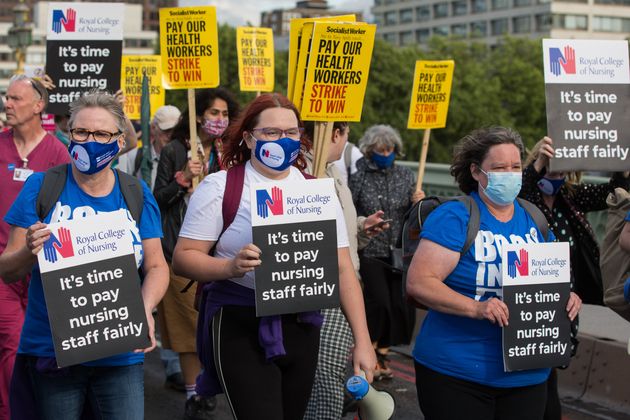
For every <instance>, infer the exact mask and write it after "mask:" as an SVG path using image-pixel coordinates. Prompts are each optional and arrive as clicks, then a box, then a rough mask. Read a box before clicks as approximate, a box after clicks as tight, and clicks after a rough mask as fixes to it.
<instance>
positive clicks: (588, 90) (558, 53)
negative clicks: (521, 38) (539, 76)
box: [543, 39, 630, 171]
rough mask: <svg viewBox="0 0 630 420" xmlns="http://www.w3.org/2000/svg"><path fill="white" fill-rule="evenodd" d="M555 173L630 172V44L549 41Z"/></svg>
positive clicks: (549, 107) (547, 90)
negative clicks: (629, 49)
mask: <svg viewBox="0 0 630 420" xmlns="http://www.w3.org/2000/svg"><path fill="white" fill-rule="evenodd" d="M543 58H544V65H545V71H544V73H545V96H546V101H547V133H548V135H549V137H551V139H552V140H553V147H554V149H555V156H554V159H551V170H552V171H574V170H576V171H577V170H593V171H627V170H628V168H630V156H629V151H630V134H628V131H627V127H628V125H629V124H630V83H629V82H630V69H629V66H630V64H629V61H628V43H627V41H625V40H624V41H599V40H598V41H595V40H577V39H544V40H543Z"/></svg>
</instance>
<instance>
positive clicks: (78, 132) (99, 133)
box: [70, 128, 122, 143]
mask: <svg viewBox="0 0 630 420" xmlns="http://www.w3.org/2000/svg"><path fill="white" fill-rule="evenodd" d="M121 134H122V132H121V131H117V132H115V133H110V132H109V131H105V130H96V131H90V130H86V129H85V128H73V129H72V130H70V136H71V137H72V140H74V141H78V142H80V143H81V142H84V141H87V139H88V138H89V137H90V135H92V138H93V139H94V140H95V141H96V142H97V143H109V142H110V141H111V139H112V138H114V137H118V136H120V135H121Z"/></svg>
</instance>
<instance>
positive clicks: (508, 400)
mask: <svg viewBox="0 0 630 420" xmlns="http://www.w3.org/2000/svg"><path fill="white" fill-rule="evenodd" d="M522 151H523V143H522V140H521V137H520V135H519V134H518V133H516V132H514V131H513V130H511V129H508V128H503V127H492V128H487V129H480V130H477V131H473V132H472V133H470V134H469V135H467V136H466V137H464V138H463V139H462V140H461V141H460V142H459V144H458V145H457V147H456V149H455V154H454V160H453V164H452V165H451V174H452V175H453V176H454V177H455V179H456V180H457V182H458V184H459V187H460V189H461V190H462V191H463V192H464V193H466V194H469V195H470V196H472V198H473V199H474V201H475V203H476V204H477V206H478V208H479V212H480V228H479V232H478V234H477V236H476V241H475V243H474V244H473V245H472V246H471V247H470V248H469V249H468V250H466V251H464V250H463V246H464V243H465V240H466V236H467V227H468V222H469V219H470V214H468V210H467V208H466V207H465V206H464V204H463V203H461V202H459V201H449V202H446V203H444V204H442V205H440V206H439V207H437V208H436V209H435V210H434V211H433V212H431V214H430V215H429V217H428V218H427V220H426V222H425V224H424V227H423V230H422V232H421V241H420V244H419V245H418V249H417V250H416V253H415V255H414V257H413V260H412V262H411V266H410V267H409V272H408V277H407V281H408V282H407V292H408V294H409V296H410V297H412V298H413V299H415V300H416V301H418V302H420V303H422V304H424V305H426V306H427V307H428V308H429V312H428V314H427V316H426V318H425V320H424V323H423V325H422V329H421V331H420V333H419V334H418V337H417V339H416V344H415V348H414V350H413V356H414V359H415V362H416V363H415V366H416V388H417V392H418V400H419V403H420V408H421V410H422V412H423V414H424V415H425V418H426V419H427V420H435V419H438V420H439V419H445V420H446V419H459V418H466V419H473V420H474V419H479V420H483V419H510V420H518V419H523V420H531V419H542V418H543V414H544V411H545V402H546V393H547V387H546V381H547V378H548V376H549V369H535V370H523V371H514V372H505V371H504V366H503V357H502V337H501V336H502V332H501V327H503V326H506V325H507V323H508V319H509V318H510V313H509V312H508V307H507V305H506V304H505V303H504V302H503V301H502V300H501V298H500V297H501V296H502V290H501V284H502V283H501V277H500V276H501V274H500V273H501V269H500V264H501V245H502V244H504V243H528V242H542V241H544V240H545V239H544V238H543V234H542V232H541V231H540V229H539V228H538V226H537V225H536V223H535V222H534V220H533V218H532V217H531V216H530V215H529V213H528V212H526V211H525V209H524V208H523V207H522V206H521V205H520V204H519V203H518V202H517V201H515V199H516V196H517V195H518V193H519V191H520V189H521V177H522V173H521V170H522V166H521V153H522ZM549 236H550V238H548V239H550V240H553V239H554V238H553V234H549ZM462 251H464V253H463V254H462ZM580 307H581V300H580V298H579V297H578V296H577V295H576V294H574V293H571V295H570V298H569V300H568V303H567V306H566V311H567V314H568V317H569V318H570V319H574V318H575V317H576V316H577V313H578V311H579V310H580ZM512 316H516V315H515V314H512Z"/></svg>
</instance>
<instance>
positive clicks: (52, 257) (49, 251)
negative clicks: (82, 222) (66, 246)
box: [44, 233, 59, 263]
mask: <svg viewBox="0 0 630 420" xmlns="http://www.w3.org/2000/svg"><path fill="white" fill-rule="evenodd" d="M55 242H57V243H59V240H58V239H57V238H56V237H55V234H54V233H51V234H50V238H48V240H47V241H46V242H44V258H45V259H46V261H48V262H51V263H54V262H57V251H55V247H54V245H53V244H54V243H55Z"/></svg>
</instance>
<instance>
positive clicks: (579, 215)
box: [519, 137, 629, 420]
mask: <svg viewBox="0 0 630 420" xmlns="http://www.w3.org/2000/svg"><path fill="white" fill-rule="evenodd" d="M553 156H554V149H553V140H552V139H551V138H549V137H543V138H542V139H541V140H540V141H539V142H538V143H536V145H535V146H534V148H533V149H532V152H531V153H530V154H529V156H528V157H527V160H526V161H525V169H523V187H522V188H521V192H520V193H519V195H520V196H521V197H522V198H524V199H526V200H528V201H531V202H532V203H534V204H535V205H536V206H537V207H538V208H539V209H540V210H541V211H542V212H543V214H544V215H545V218H546V219H547V221H548V222H549V226H550V227H551V231H552V232H553V233H554V235H555V236H556V238H557V239H558V240H559V241H561V242H568V243H569V247H570V253H571V277H572V289H573V291H575V293H577V295H578V296H579V297H580V298H581V299H582V301H583V302H584V303H590V304H595V305H603V289H602V274H601V271H600V268H599V245H598V243H597V239H596V237H595V233H594V232H593V228H592V227H591V224H590V223H589V222H588V219H587V218H586V214H587V213H589V212H592V211H599V210H605V209H607V208H608V207H607V205H606V197H607V196H608V194H609V193H611V192H612V191H613V190H614V189H615V188H616V187H621V188H624V189H626V190H627V189H628V186H629V182H628V178H626V177H624V176H623V175H622V174H620V173H617V174H614V175H613V177H612V178H611V179H610V182H608V183H607V184H588V183H582V182H580V179H581V173H580V172H552V171H551V170H550V162H551V159H553ZM574 329H577V323H576V324H575V325H574ZM576 332H577V331H574V336H575V335H577V334H576ZM547 390H548V395H547V409H546V411H545V419H546V420H560V418H561V417H562V413H561V411H562V407H561V405H560V396H559V395H558V379H557V373H556V370H555V369H552V371H551V374H550V375H549V383H548V385H547Z"/></svg>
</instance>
